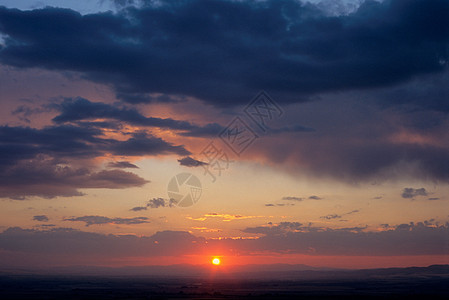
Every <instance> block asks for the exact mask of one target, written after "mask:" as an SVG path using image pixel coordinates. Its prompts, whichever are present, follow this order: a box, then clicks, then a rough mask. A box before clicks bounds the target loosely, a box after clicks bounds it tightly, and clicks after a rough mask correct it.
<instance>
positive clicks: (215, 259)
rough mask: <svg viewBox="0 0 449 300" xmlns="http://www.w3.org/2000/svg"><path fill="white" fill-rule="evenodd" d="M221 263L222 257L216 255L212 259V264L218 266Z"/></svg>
mask: <svg viewBox="0 0 449 300" xmlns="http://www.w3.org/2000/svg"><path fill="white" fill-rule="evenodd" d="M220 263H221V261H220V259H219V258H217V257H215V258H214V259H212V264H213V265H216V266H218V265H219V264H220Z"/></svg>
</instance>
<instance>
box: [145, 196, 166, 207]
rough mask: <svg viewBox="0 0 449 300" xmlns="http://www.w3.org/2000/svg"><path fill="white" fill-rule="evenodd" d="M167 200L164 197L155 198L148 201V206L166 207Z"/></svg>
mask: <svg viewBox="0 0 449 300" xmlns="http://www.w3.org/2000/svg"><path fill="white" fill-rule="evenodd" d="M165 206H166V205H165V200H164V199H163V198H153V199H151V200H149V201H148V203H147V207H150V208H159V207H165Z"/></svg>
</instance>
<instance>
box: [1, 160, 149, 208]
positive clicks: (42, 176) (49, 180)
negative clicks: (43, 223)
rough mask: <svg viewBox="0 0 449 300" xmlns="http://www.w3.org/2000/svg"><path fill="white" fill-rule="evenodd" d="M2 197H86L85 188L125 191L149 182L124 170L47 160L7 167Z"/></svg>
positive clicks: (2, 177) (2, 186) (2, 175)
mask: <svg viewBox="0 0 449 300" xmlns="http://www.w3.org/2000/svg"><path fill="white" fill-rule="evenodd" d="M0 179H1V180H0V197H8V198H12V199H15V200H25V199H26V197H27V196H39V197H44V198H54V197H57V196H62V197H72V196H81V195H83V194H82V193H81V192H80V191H78V189H81V188H106V189H124V188H130V187H140V186H143V185H145V184H146V183H148V182H149V181H147V180H145V179H143V178H142V177H139V176H138V175H136V174H133V173H130V172H125V171H122V170H115V169H114V170H102V171H98V172H94V171H90V170H89V169H86V168H74V167H71V166H67V165H65V164H63V163H60V162H58V161H55V160H53V159H47V158H45V157H38V158H37V159H35V160H30V161H26V162H22V161H21V162H19V163H17V164H16V165H14V166H10V167H7V168H4V170H3V172H2V174H1V175H0Z"/></svg>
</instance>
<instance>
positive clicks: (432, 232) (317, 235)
mask: <svg viewBox="0 0 449 300" xmlns="http://www.w3.org/2000/svg"><path fill="white" fill-rule="evenodd" d="M100 221H101V220H100ZM243 232H245V233H250V234H257V235H260V236H259V237H256V238H252V239H232V238H225V239H219V240H218V239H206V238H203V237H197V236H194V235H192V234H191V233H188V232H184V231H163V232H157V233H155V234H153V235H151V236H137V235H132V234H129V235H114V234H101V233H93V232H83V231H79V230H74V229H69V228H51V229H47V230H37V229H22V228H18V227H14V228H8V229H7V230H5V231H3V232H2V233H0V249H1V250H2V251H0V259H1V260H2V261H8V263H9V264H11V259H12V258H14V259H15V261H16V262H15V263H16V264H20V263H23V259H24V258H27V260H26V262H27V264H28V266H29V265H30V261H31V262H32V263H34V264H38V265H39V264H42V262H45V263H44V264H46V265H48V264H58V263H59V264H63V265H74V264H83V265H87V264H93V265H96V264H98V262H99V261H100V260H101V261H102V262H105V263H110V262H113V261H117V259H120V260H123V259H129V258H131V257H134V258H135V257H144V258H146V259H148V258H152V257H153V258H154V257H161V256H184V255H197V254H198V253H211V252H214V249H215V250H216V249H225V250H223V251H224V252H223V253H224V255H255V254H254V253H264V254H285V253H287V252H288V253H290V254H309V255H345V256H352V255H355V256H395V255H445V254H446V253H447V245H446V244H445V243H446V238H447V236H448V234H449V223H446V224H444V225H441V224H435V223H432V222H429V221H428V222H427V224H425V223H423V222H418V223H409V224H399V225H396V226H394V225H388V226H387V227H385V228H383V230H382V231H368V230H367V228H366V227H353V228H337V229H331V228H321V227H314V226H311V224H302V223H300V222H282V223H279V224H272V225H269V226H259V227H249V228H246V229H243ZM7 259H8V260H7ZM47 262H48V263H47ZM12 263H14V262H12Z"/></svg>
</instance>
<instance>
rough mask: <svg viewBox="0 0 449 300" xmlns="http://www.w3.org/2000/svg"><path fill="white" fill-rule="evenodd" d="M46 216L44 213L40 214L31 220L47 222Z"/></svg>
mask: <svg viewBox="0 0 449 300" xmlns="http://www.w3.org/2000/svg"><path fill="white" fill-rule="evenodd" d="M48 220H49V219H48V217H47V216H45V215H40V216H34V217H33V221H38V222H48Z"/></svg>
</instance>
